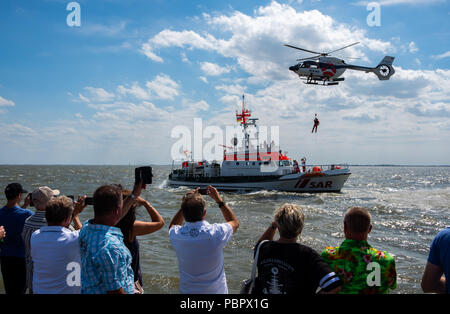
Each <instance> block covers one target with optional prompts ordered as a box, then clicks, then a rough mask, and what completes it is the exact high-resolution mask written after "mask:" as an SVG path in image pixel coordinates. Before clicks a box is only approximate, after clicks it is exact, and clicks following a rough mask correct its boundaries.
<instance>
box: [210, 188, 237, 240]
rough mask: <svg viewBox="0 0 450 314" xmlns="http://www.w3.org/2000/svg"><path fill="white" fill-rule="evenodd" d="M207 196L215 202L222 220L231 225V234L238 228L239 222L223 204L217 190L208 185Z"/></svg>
mask: <svg viewBox="0 0 450 314" xmlns="http://www.w3.org/2000/svg"><path fill="white" fill-rule="evenodd" d="M206 191H207V193H208V195H209V196H210V197H211V198H212V199H213V200H215V201H216V203H217V204H218V205H219V206H220V210H221V211H222V215H223V218H225V221H226V222H227V223H229V224H230V225H231V227H232V228H233V233H235V232H236V230H237V229H238V228H239V220H238V219H237V217H236V215H235V214H234V212H233V211H232V210H231V208H230V207H229V206H228V205H227V204H225V203H224V202H223V199H222V197H221V196H220V195H219V192H218V191H217V189H216V188H215V187H213V186H211V185H209V186H208V187H207V189H206Z"/></svg>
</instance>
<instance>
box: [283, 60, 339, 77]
mask: <svg viewBox="0 0 450 314" xmlns="http://www.w3.org/2000/svg"><path fill="white" fill-rule="evenodd" d="M343 65H344V66H345V65H346V64H345V62H344V60H341V59H338V58H332V57H322V58H319V60H317V61H313V60H307V61H304V62H300V63H297V64H296V65H294V66H291V67H290V68H289V70H291V71H293V72H295V73H296V74H297V75H298V76H299V77H300V78H302V77H304V78H306V79H309V80H310V81H311V80H312V81H333V80H335V79H337V78H338V77H340V76H341V75H342V74H344V72H345V70H346V67H342V66H343Z"/></svg>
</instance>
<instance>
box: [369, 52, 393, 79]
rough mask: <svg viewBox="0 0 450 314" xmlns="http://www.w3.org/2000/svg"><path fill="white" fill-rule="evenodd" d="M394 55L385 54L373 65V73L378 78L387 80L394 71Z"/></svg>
mask: <svg viewBox="0 0 450 314" xmlns="http://www.w3.org/2000/svg"><path fill="white" fill-rule="evenodd" d="M394 59H395V58H394V57H390V56H386V57H384V58H383V60H381V62H380V63H379V64H378V65H377V66H376V67H375V69H374V70H373V73H375V74H376V76H378V79H380V80H382V81H384V80H389V78H390V77H391V76H392V75H393V74H394V73H395V70H394V67H393V66H392V63H393V62H394Z"/></svg>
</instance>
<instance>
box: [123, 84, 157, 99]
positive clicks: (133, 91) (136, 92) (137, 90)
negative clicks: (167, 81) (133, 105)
mask: <svg viewBox="0 0 450 314" xmlns="http://www.w3.org/2000/svg"><path fill="white" fill-rule="evenodd" d="M117 92H118V93H119V94H121V95H132V96H134V97H136V98H138V99H150V93H149V91H147V90H145V89H143V88H142V87H140V86H139V84H138V82H134V83H133V84H132V86H131V87H130V88H126V87H124V86H123V85H119V86H118V87H117Z"/></svg>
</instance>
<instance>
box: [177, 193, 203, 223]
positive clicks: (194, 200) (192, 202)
mask: <svg viewBox="0 0 450 314" xmlns="http://www.w3.org/2000/svg"><path fill="white" fill-rule="evenodd" d="M205 206H206V202H205V200H204V199H203V197H202V196H201V195H200V194H199V193H193V192H191V193H188V194H186V195H185V196H184V197H183V201H182V202H181V211H182V212H183V216H184V219H185V220H186V221H187V222H196V221H200V220H202V219H203V213H204V212H205Z"/></svg>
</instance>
